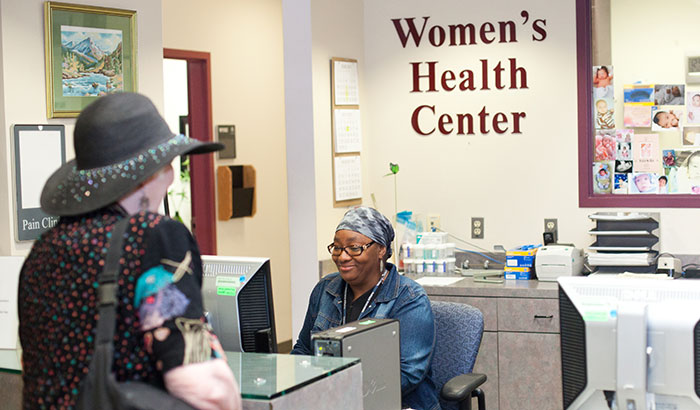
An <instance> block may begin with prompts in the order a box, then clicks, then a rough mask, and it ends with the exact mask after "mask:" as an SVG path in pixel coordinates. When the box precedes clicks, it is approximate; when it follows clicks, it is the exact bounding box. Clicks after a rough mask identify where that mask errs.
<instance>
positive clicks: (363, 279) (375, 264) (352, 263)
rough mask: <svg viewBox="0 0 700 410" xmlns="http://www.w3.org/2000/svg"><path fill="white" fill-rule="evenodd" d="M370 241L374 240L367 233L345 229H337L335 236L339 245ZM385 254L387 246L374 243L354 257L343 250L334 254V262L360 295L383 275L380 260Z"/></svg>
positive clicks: (361, 244)
mask: <svg viewBox="0 0 700 410" xmlns="http://www.w3.org/2000/svg"><path fill="white" fill-rule="evenodd" d="M370 242H372V240H371V239H370V238H368V237H366V236H365V235H362V234H361V233H358V232H355V231H349V230H344V229H341V230H339V231H336V233H335V237H334V238H333V244H334V245H336V246H339V247H346V246H363V245H366V244H368V243H370ZM385 254H386V248H385V247H383V246H381V245H379V244H378V243H374V244H372V245H371V246H369V247H367V248H366V249H365V250H364V252H362V254H361V255H359V256H354V257H353V256H350V255H348V254H347V252H344V251H343V252H341V253H340V255H338V256H333V262H335V265H336V266H337V267H338V272H340V276H341V277H342V278H343V280H344V281H345V282H347V283H348V284H349V285H350V287H351V288H352V289H353V292H354V293H355V296H360V295H361V294H362V293H364V292H365V291H367V290H369V289H371V288H372V287H373V286H374V285H375V284H376V283H377V281H378V280H379V278H380V277H381V272H380V271H379V260H380V259H383V258H384V255H385ZM358 292H362V293H358Z"/></svg>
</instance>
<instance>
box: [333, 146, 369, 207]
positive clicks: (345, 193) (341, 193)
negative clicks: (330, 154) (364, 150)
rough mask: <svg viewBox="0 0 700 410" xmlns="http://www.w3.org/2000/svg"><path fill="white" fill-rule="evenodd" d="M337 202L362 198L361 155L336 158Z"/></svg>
mask: <svg viewBox="0 0 700 410" xmlns="http://www.w3.org/2000/svg"><path fill="white" fill-rule="evenodd" d="M334 162H335V200H336V201H346V200H348V199H356V198H362V162H361V161H360V156H359V155H351V156H343V157H335V159H334Z"/></svg>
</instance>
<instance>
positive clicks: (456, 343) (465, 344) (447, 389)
mask: <svg viewBox="0 0 700 410" xmlns="http://www.w3.org/2000/svg"><path fill="white" fill-rule="evenodd" d="M430 304H431V305H432V308H433V315H434V316H435V331H436V341H435V351H434V352H433V366H432V369H433V378H434V380H435V382H436V383H437V385H438V387H440V386H442V391H441V392H440V406H441V407H442V408H443V409H444V410H452V409H454V410H456V409H459V410H471V408H472V407H471V404H472V397H476V398H477V400H478V406H479V410H486V400H485V398H484V392H483V391H481V389H480V388H479V386H481V385H482V384H483V383H484V382H486V375H485V374H479V373H472V369H473V368H474V362H475V361H476V355H477V353H478V352H479V345H481V335H482V333H483V331H484V316H483V315H482V314H481V311H480V310H479V309H477V308H475V307H472V306H469V305H465V304H462V303H452V302H436V301H431V302H430ZM455 402H456V403H455Z"/></svg>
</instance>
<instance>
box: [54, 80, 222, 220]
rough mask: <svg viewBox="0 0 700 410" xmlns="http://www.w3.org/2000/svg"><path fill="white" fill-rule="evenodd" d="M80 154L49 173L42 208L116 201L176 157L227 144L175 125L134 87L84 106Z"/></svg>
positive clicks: (76, 210)
mask: <svg viewBox="0 0 700 410" xmlns="http://www.w3.org/2000/svg"><path fill="white" fill-rule="evenodd" d="M73 145H74V148H75V159H73V160H71V161H69V162H67V163H66V164H64V165H63V166H61V167H60V168H59V169H58V170H57V171H56V172H54V173H53V175H51V177H49V179H48V180H47V181H46V184H45V185H44V189H43V191H42V193H41V208H42V209H43V210H44V212H46V213H48V214H50V215H58V216H68V215H79V214H84V213H87V212H90V211H94V210H97V209H100V208H102V207H104V206H107V205H110V204H112V203H114V202H117V201H118V200H119V199H121V198H122V197H124V196H125V195H126V194H128V193H129V192H131V191H133V190H134V189H136V188H138V187H139V185H141V183H142V182H144V181H145V180H147V179H148V178H149V177H150V176H151V175H153V174H155V173H156V172H157V171H158V170H160V169H161V168H163V167H164V166H166V165H168V164H170V162H172V160H173V159H175V157H177V156H180V155H185V154H203V153H208V152H213V151H217V150H220V149H222V148H224V146H223V145H222V144H219V143H206V142H202V141H198V140H196V139H192V138H188V137H186V136H184V135H176V134H173V133H172V132H171V131H170V128H169V127H168V124H167V123H166V122H165V120H164V119H163V117H161V116H160V114H159V113H158V110H157V109H156V107H155V106H154V105H153V103H152V102H151V101H150V100H149V99H148V98H147V97H145V96H143V95H141V94H135V93H115V94H109V95H106V96H104V97H100V98H99V99H97V100H96V101H95V102H93V103H92V104H90V105H88V106H87V107H85V109H84V110H83V111H82V112H81V113H80V116H79V117H78V120H77V121H76V123H75V131H74V133H73Z"/></svg>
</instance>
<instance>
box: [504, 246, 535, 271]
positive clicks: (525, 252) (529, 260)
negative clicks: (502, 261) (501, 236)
mask: <svg viewBox="0 0 700 410" xmlns="http://www.w3.org/2000/svg"><path fill="white" fill-rule="evenodd" d="M538 248H539V245H538V246H534V245H525V246H520V247H518V248H515V249H511V250H509V251H506V267H508V268H531V267H533V266H535V254H536V253H537V249H538Z"/></svg>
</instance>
